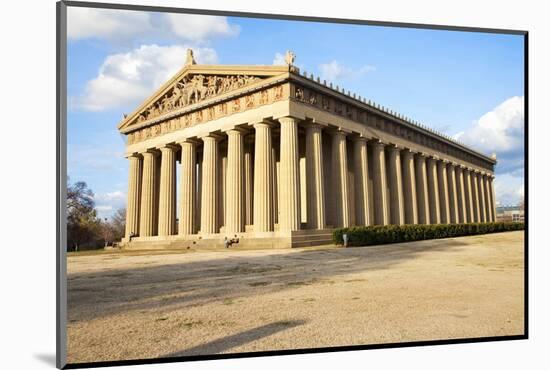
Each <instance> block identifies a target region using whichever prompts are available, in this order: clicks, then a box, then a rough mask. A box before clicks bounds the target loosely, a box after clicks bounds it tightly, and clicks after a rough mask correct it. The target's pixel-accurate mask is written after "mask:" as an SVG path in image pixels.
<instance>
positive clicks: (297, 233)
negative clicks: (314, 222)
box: [292, 229, 333, 237]
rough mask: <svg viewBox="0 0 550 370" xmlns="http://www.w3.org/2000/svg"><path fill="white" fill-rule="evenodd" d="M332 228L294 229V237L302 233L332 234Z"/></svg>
mask: <svg viewBox="0 0 550 370" xmlns="http://www.w3.org/2000/svg"><path fill="white" fill-rule="evenodd" d="M332 231H333V230H332V229H323V230H308V229H305V230H294V231H292V237H294V236H301V235H319V234H330V235H332Z"/></svg>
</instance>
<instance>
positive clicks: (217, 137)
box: [199, 132, 223, 141]
mask: <svg viewBox="0 0 550 370" xmlns="http://www.w3.org/2000/svg"><path fill="white" fill-rule="evenodd" d="M199 139H201V140H202V141H209V140H215V141H220V140H221V139H223V136H222V135H220V134H216V133H213V132H210V133H208V134H205V135H204V136H202V135H201V136H199Z"/></svg>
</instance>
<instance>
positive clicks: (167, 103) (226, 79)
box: [137, 74, 260, 122]
mask: <svg viewBox="0 0 550 370" xmlns="http://www.w3.org/2000/svg"><path fill="white" fill-rule="evenodd" d="M259 80H260V78H259V77H257V76H248V75H236V76H215V75H202V74H198V75H189V76H185V77H183V78H182V79H180V80H179V81H178V82H176V83H175V84H174V86H173V87H172V88H171V89H170V90H168V91H167V92H166V93H164V94H163V95H162V96H161V97H160V98H159V99H158V100H157V101H155V102H154V103H153V104H151V105H150V106H149V107H148V108H146V109H145V110H143V111H142V112H141V113H140V114H139V116H138V118H137V121H138V122H143V121H146V120H149V119H152V118H155V117H158V116H160V115H162V114H165V113H168V112H170V111H173V110H176V109H179V108H182V107H185V106H188V105H191V104H195V103H198V102H200V101H202V100H206V99H208V98H210V97H212V96H215V95H220V94H223V93H226V92H229V91H232V90H236V89H238V88H241V87H244V86H246V85H249V84H252V83H254V82H257V81H259Z"/></svg>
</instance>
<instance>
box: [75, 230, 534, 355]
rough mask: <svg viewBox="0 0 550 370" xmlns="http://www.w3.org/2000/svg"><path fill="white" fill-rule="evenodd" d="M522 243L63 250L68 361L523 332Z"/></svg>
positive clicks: (510, 239) (502, 239)
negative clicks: (76, 252) (65, 257)
mask: <svg viewBox="0 0 550 370" xmlns="http://www.w3.org/2000/svg"><path fill="white" fill-rule="evenodd" d="M523 239H524V233H523V231H514V232H507V233H500V234H491V235H483V236H471V237H461V238H453V239H444V240H430V241H422V242H414V243H406V244H394V245H386V246H378V247H362V248H347V249H344V248H336V247H323V248H321V247H319V248H303V249H291V250H261V251H238V250H229V251H226V250H224V251H209V252H187V253H169V252H163V253H159V252H157V253H155V254H151V253H150V252H149V253H144V252H133V253H120V252H112V253H97V254H93V253H89V254H88V255H82V256H74V255H73V256H69V257H68V289H69V292H68V296H69V301H68V308H69V310H68V311H69V322H68V360H69V362H70V363H77V362H90V361H105V360H126V359H136V358H153V357H162V356H187V355H198V354H215V353H228V352H250V351H266V350H280V349H296V348H311V347H327V346H344V345H354V344H372V343H387V342H391V343H395V342H403V341H407V342H408V341H419V340H433V339H448V338H472V337H486V336H501V335H517V334H523V332H524V327H523V324H524V322H523V315H524V299H523V297H524V279H523V273H524V270H523V265H524V258H523V257H524V256H523Z"/></svg>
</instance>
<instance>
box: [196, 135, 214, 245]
mask: <svg viewBox="0 0 550 370" xmlns="http://www.w3.org/2000/svg"><path fill="white" fill-rule="evenodd" d="M202 141H203V142H204V146H203V153H202V155H203V157H202V180H201V185H202V190H201V230H200V232H201V233H202V234H213V233H217V232H218V195H219V194H218V189H217V187H218V185H219V180H218V175H219V169H218V165H219V158H218V156H219V153H218V138H217V137H214V136H205V137H203V138H202Z"/></svg>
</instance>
